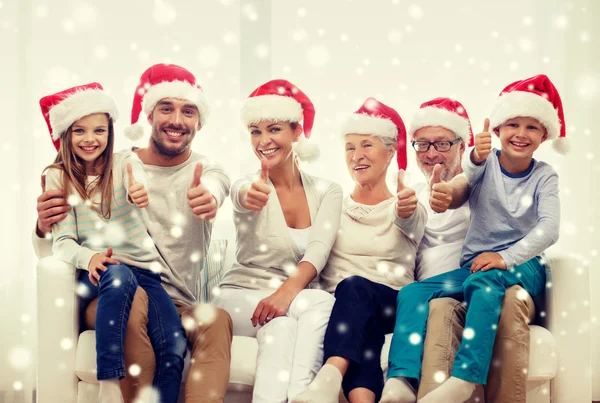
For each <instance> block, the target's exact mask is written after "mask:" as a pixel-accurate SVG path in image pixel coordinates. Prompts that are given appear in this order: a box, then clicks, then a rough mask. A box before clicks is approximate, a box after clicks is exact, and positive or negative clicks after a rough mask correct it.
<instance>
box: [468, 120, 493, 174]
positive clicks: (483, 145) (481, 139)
mask: <svg viewBox="0 0 600 403" xmlns="http://www.w3.org/2000/svg"><path fill="white" fill-rule="evenodd" d="M489 130H490V120H489V119H488V118H485V122H484V123H483V131H482V132H481V133H479V134H477V135H475V148H474V149H473V151H472V152H471V161H472V162H473V164H475V165H479V164H481V163H482V162H483V161H485V160H486V158H487V157H488V155H490V153H491V152H492V135H491V134H490V132H489Z"/></svg>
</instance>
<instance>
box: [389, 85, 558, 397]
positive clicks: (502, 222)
mask: <svg viewBox="0 0 600 403" xmlns="http://www.w3.org/2000/svg"><path fill="white" fill-rule="evenodd" d="M490 124H491V127H492V128H493V131H494V133H495V134H496V135H497V136H498V137H499V139H500V143H501V145H502V150H501V151H500V150H496V149H492V136H491V134H490V133H489V132H488V129H489V127H490ZM547 139H554V140H555V148H556V149H557V150H558V151H559V152H561V153H564V152H566V147H565V143H564V141H565V125H564V116H563V108H562V103H561V99H560V95H559V94H558V92H557V90H556V88H555V87H554V85H553V84H552V82H550V80H549V79H548V77H546V76H545V75H538V76H535V77H532V78H529V79H526V80H522V81H517V82H515V83H513V84H511V85H509V86H508V87H506V88H505V89H504V90H503V91H502V93H501V94H500V97H499V98H498V100H497V101H496V104H495V105H494V109H493V112H492V114H491V123H490V120H488V119H486V120H485V126H484V131H483V132H482V133H480V134H478V135H477V136H476V138H475V147H474V148H473V149H471V150H470V151H469V152H468V154H467V155H466V156H465V158H464V159H463V169H464V172H465V176H466V179H467V181H468V187H469V189H470V193H468V194H469V204H470V208H471V225H470V227H469V231H468V233H467V237H466V239H465V243H464V246H463V250H462V257H461V268H460V269H457V270H454V271H451V272H448V273H444V274H441V275H439V276H435V277H432V278H429V279H427V280H424V281H422V282H418V283H412V284H409V285H408V286H406V287H404V288H403V289H402V290H401V291H400V293H399V294H398V300H397V302H398V309H397V315H396V325H395V328H394V337H393V339H392V346H391V350H390V355H389V369H388V380H387V382H386V384H385V388H384V391H383V398H382V400H381V402H383V403H391V402H401V403H409V402H410V403H414V402H415V401H416V398H415V392H414V391H415V388H416V387H417V385H418V383H419V378H420V370H421V359H422V357H423V340H424V338H425V329H426V325H427V317H428V313H429V301H430V300H431V299H434V298H442V297H452V298H455V299H459V300H460V299H462V300H464V301H465V302H466V303H467V307H468V312H467V317H466V321H465V331H464V333H463V338H462V343H461V346H460V348H459V350H458V352H457V354H456V358H455V360H454V366H453V370H452V377H451V378H449V379H448V380H447V381H446V382H444V383H443V384H442V385H441V386H440V387H439V388H437V389H436V390H434V391H432V392H430V393H429V394H428V395H427V396H425V397H424V398H423V399H421V400H420V402H422V403H434V402H440V403H441V402H453V403H454V402H464V401H465V400H467V399H468V398H469V397H470V396H471V394H472V392H473V390H474V389H475V385H476V384H485V382H486V379H487V374H488V369H489V366H490V361H491V356H492V351H493V346H494V339H495V336H496V327H497V324H498V319H499V316H500V308H501V306H502V299H503V298H504V294H505V290H506V289H507V288H508V287H511V286H513V285H516V284H518V285H520V286H521V287H523V288H524V289H525V290H527V292H528V293H529V294H530V295H531V296H537V295H538V294H541V293H542V292H543V290H544V285H545V283H546V274H545V269H544V266H543V264H542V262H541V259H540V254H541V253H542V252H543V251H544V250H545V249H547V248H548V247H549V246H551V245H552V244H554V243H555V242H556V241H557V239H558V232H559V221H560V201H559V197H558V175H557V174H556V172H555V171H554V169H553V168H552V167H551V166H550V165H548V164H546V163H544V162H540V161H536V160H535V159H533V153H534V151H535V150H536V149H537V148H538V147H539V145H540V144H541V143H543V142H544V141H545V140H547ZM448 185H450V186H445V187H441V188H440V189H438V190H439V192H432V203H433V199H436V198H437V199H438V202H440V201H442V200H445V202H446V207H449V206H450V205H451V204H452V206H453V207H455V206H456V203H455V202H456V200H455V201H454V203H453V202H452V196H451V195H452V194H453V193H454V194H463V193H464V194H467V193H466V192H463V191H464V189H460V187H465V186H466V183H465V181H464V178H463V180H462V181H461V180H460V179H458V178H456V179H455V180H454V181H452V182H450V183H449V184H448ZM434 190H436V189H434ZM438 205H439V203H438Z"/></svg>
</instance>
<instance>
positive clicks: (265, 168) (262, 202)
mask: <svg viewBox="0 0 600 403" xmlns="http://www.w3.org/2000/svg"><path fill="white" fill-rule="evenodd" d="M268 181H269V165H268V164H267V160H266V159H264V158H262V159H261V161H260V177H259V178H258V180H256V181H254V182H252V185H250V189H248V192H246V196H245V197H244V203H243V204H244V207H245V208H247V209H248V210H253V211H261V210H262V209H263V208H264V207H265V206H266V205H267V202H268V201H269V193H271V187H270V186H269V184H268Z"/></svg>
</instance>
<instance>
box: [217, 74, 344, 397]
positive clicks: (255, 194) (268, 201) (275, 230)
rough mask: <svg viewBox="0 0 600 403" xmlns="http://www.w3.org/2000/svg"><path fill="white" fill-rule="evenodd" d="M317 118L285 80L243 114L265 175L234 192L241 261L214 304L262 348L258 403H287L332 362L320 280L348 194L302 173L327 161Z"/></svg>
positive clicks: (256, 96)
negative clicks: (326, 359) (313, 139)
mask: <svg viewBox="0 0 600 403" xmlns="http://www.w3.org/2000/svg"><path fill="white" fill-rule="evenodd" d="M314 113H315V110H314V107H313V104H312V102H310V99H309V98H308V97H307V96H306V94H304V93H303V92H302V91H301V90H300V89H298V88H297V87H296V86H294V85H293V84H291V83H289V82H288V81H285V80H273V81H270V82H268V83H266V84H264V85H262V86H260V87H259V88H257V89H256V90H255V91H254V92H253V93H252V94H251V95H250V97H249V99H248V100H247V101H246V103H245V104H244V107H243V109H242V120H243V123H244V125H245V127H247V129H248V133H249V135H250V142H251V145H252V150H253V151H254V154H255V155H256V157H257V158H258V159H259V160H260V161H261V170H260V173H259V174H258V175H254V174H250V175H246V176H243V177H242V178H241V179H239V180H238V181H236V182H235V183H234V184H233V186H232V188H231V198H232V201H233V206H234V211H235V215H234V216H235V224H236V233H237V251H236V259H237V261H236V263H235V264H234V265H233V267H232V268H231V269H230V270H229V271H227V273H226V274H225V276H224V278H223V280H222V282H221V289H220V294H219V295H218V296H217V298H216V300H215V304H216V305H217V306H219V307H221V308H224V309H225V310H227V311H228V312H229V314H230V315H231V317H232V320H233V333H234V334H235V335H242V336H248V337H256V339H257V341H258V356H257V363H256V365H257V368H256V379H255V383H254V392H253V397H252V401H253V402H255V403H260V402H268V403H277V402H282V403H286V402H287V401H288V400H289V399H290V398H292V397H294V396H296V395H298V394H299V393H300V392H302V391H303V390H304V389H305V388H306V387H307V386H308V384H309V383H310V382H311V381H312V379H313V377H314V375H315V373H316V372H317V371H318V369H319V368H320V366H321V364H322V362H323V337H324V335H325V329H326V327H327V322H328V320H329V315H330V313H331V309H332V307H333V303H334V298H333V296H331V295H330V294H329V293H327V292H325V291H323V290H320V289H318V287H317V286H318V283H317V282H316V278H317V276H318V274H319V273H320V272H321V270H322V269H323V267H324V266H325V263H326V262H327V258H328V256H329V252H330V250H331V247H332V245H333V243H334V241H335V237H336V234H337V231H338V227H339V221H340V214H341V208H342V197H343V196H342V189H341V187H340V186H339V185H338V184H336V183H333V182H330V181H327V180H325V179H321V178H317V177H314V176H312V175H308V174H307V173H305V172H303V171H302V170H301V169H300V167H299V162H298V161H299V160H310V159H312V158H314V157H315V156H317V155H318V154H316V152H315V149H314V147H315V146H314V145H313V144H311V143H310V142H308V140H307V138H308V137H309V136H310V133H311V128H312V123H313V118H314ZM301 121H302V123H303V125H302V124H300V122H301ZM303 134H304V137H303ZM257 165H258V164H257ZM311 283H313V284H312V285H313V287H311ZM310 288H316V289H310Z"/></svg>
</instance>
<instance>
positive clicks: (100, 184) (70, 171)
mask: <svg viewBox="0 0 600 403" xmlns="http://www.w3.org/2000/svg"><path fill="white" fill-rule="evenodd" d="M105 115H106V118H107V119H108V139H107V141H106V149H104V151H103V152H102V154H100V156H99V157H98V158H97V159H96V161H95V165H96V166H97V167H99V169H100V174H99V175H98V177H97V178H96V179H95V180H94V181H92V182H91V183H89V184H88V185H86V183H85V182H86V178H87V174H86V172H85V165H84V164H83V162H82V160H81V159H80V158H79V157H78V156H77V155H76V154H75V152H74V151H73V149H72V148H71V138H72V128H73V125H71V126H69V128H68V129H67V131H66V132H65V133H64V134H61V140H60V147H59V149H58V153H57V154H56V158H55V159H54V163H52V164H51V165H48V166H47V167H46V168H45V169H44V172H42V176H43V175H44V173H45V172H46V170H48V169H50V168H56V169H59V170H60V171H61V172H62V175H61V178H62V188H63V190H64V192H65V197H68V196H69V195H70V194H73V193H74V191H75V192H77V194H79V196H80V197H81V199H82V200H90V201H91V202H93V199H94V197H93V195H94V194H95V193H96V192H98V191H99V192H100V194H101V195H102V198H101V202H100V206H98V205H97V203H96V204H95V205H94V204H93V205H92V209H93V210H95V211H96V212H98V213H99V214H101V215H102V217H104V218H105V219H109V218H110V205H111V202H112V195H113V172H112V162H113V149H114V141H115V140H114V126H113V120H112V118H111V117H110V115H109V114H107V113H106V114H105ZM73 190H74V191H73Z"/></svg>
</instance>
